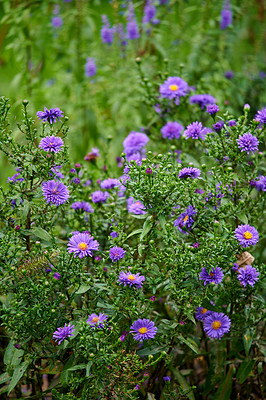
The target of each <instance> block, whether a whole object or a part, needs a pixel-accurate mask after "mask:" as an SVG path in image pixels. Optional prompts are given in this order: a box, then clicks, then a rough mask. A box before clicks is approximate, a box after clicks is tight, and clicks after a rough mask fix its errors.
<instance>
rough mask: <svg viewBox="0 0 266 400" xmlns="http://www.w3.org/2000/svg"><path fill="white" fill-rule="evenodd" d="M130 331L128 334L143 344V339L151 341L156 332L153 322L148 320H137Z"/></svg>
mask: <svg viewBox="0 0 266 400" xmlns="http://www.w3.org/2000/svg"><path fill="white" fill-rule="evenodd" d="M130 329H131V330H130V331H129V333H134V339H135V340H139V341H140V342H143V340H145V339H148V340H150V339H153V338H154V336H155V335H156V332H157V328H156V326H154V322H152V321H150V320H149V319H138V320H137V321H135V322H134V323H133V325H132V326H131V327H130Z"/></svg>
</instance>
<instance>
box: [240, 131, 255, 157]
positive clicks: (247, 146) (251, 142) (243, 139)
mask: <svg viewBox="0 0 266 400" xmlns="http://www.w3.org/2000/svg"><path fill="white" fill-rule="evenodd" d="M237 143H238V148H239V149H240V150H241V152H242V151H246V152H247V154H249V152H251V153H254V152H255V151H258V150H259V149H258V145H259V141H258V139H257V138H256V136H252V135H251V133H244V135H242V136H241V135H239V139H238V140H237Z"/></svg>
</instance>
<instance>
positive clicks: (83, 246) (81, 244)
mask: <svg viewBox="0 0 266 400" xmlns="http://www.w3.org/2000/svg"><path fill="white" fill-rule="evenodd" d="M78 248H79V249H80V250H82V251H84V250H87V248H88V245H87V243H84V242H81V243H79V244H78Z"/></svg>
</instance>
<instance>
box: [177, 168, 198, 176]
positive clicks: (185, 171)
mask: <svg viewBox="0 0 266 400" xmlns="http://www.w3.org/2000/svg"><path fill="white" fill-rule="evenodd" d="M200 174H201V170H200V169H198V168H193V167H188V168H182V169H181V171H180V172H179V174H178V178H179V179H187V178H192V179H196V178H199V176H200Z"/></svg>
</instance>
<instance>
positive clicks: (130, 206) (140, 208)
mask: <svg viewBox="0 0 266 400" xmlns="http://www.w3.org/2000/svg"><path fill="white" fill-rule="evenodd" d="M127 210H128V212H129V213H131V214H135V215H142V214H146V211H144V210H145V206H144V205H143V204H142V203H141V201H139V200H136V201H135V200H134V197H129V198H128V199H127Z"/></svg>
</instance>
